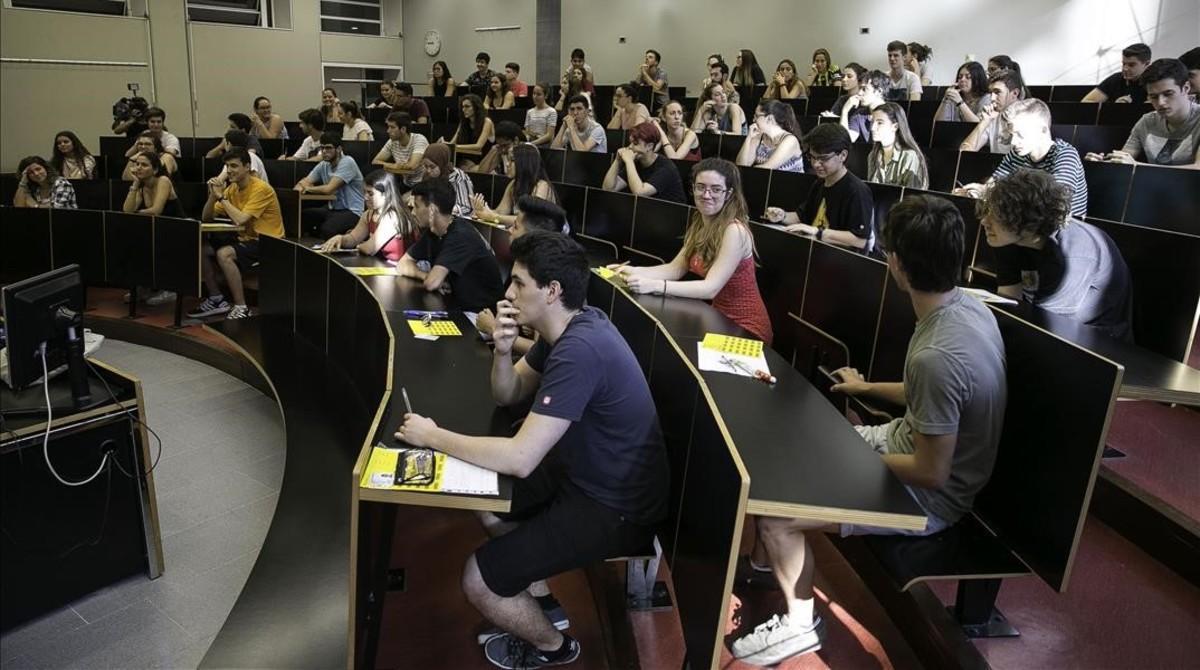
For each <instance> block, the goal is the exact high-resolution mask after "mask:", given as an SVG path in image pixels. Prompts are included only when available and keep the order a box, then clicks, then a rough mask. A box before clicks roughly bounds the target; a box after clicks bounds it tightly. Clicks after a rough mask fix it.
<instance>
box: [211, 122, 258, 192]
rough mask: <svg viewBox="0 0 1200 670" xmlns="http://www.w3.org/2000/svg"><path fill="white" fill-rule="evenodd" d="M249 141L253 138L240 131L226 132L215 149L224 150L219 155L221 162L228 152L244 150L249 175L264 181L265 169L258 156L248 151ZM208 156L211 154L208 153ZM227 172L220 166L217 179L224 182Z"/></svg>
mask: <svg viewBox="0 0 1200 670" xmlns="http://www.w3.org/2000/svg"><path fill="white" fill-rule="evenodd" d="M251 139H253V138H252V137H250V136H249V135H247V134H246V133H245V132H243V131H241V130H236V129H235V130H227V131H225V137H224V138H223V139H222V140H221V143H220V144H218V145H217V147H216V148H217V149H221V148H224V151H223V152H222V153H221V154H220V156H221V158H222V161H224V157H225V155H226V154H228V153H229V152H230V151H232V150H234V149H238V148H241V149H245V150H246V153H248V154H249V155H250V173H251V174H253V175H254V176H255V177H258V178H259V179H262V180H263V181H266V180H267V167H266V166H265V165H263V162H262V159H261V158H259V157H258V154H256V153H254V152H253V151H251V150H250V147H249V146H248V145H249V142H250V140H251ZM215 150H216V149H214V151H215ZM209 154H212V152H211V151H210V152H209ZM206 158H216V156H212V155H208V156H206ZM228 172H229V170H228V169H227V168H225V167H223V166H222V168H221V174H219V175H217V178H218V179H220V180H221V181H225V180H226V177H228Z"/></svg>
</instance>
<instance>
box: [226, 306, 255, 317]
mask: <svg viewBox="0 0 1200 670" xmlns="http://www.w3.org/2000/svg"><path fill="white" fill-rule="evenodd" d="M248 316H250V308H249V307H247V306H245V305H234V306H233V309H231V310H229V313H228V314H226V315H225V318H226V319H244V318H246V317H248Z"/></svg>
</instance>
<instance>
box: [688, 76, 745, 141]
mask: <svg viewBox="0 0 1200 670" xmlns="http://www.w3.org/2000/svg"><path fill="white" fill-rule="evenodd" d="M692 130H694V131H696V132H698V133H699V132H702V133H728V134H730V135H745V134H746V114H745V112H743V111H742V108H741V107H740V106H739V105H738V104H737V103H735V102H732V101H731V100H730V99H729V96H728V95H727V94H726V93H725V86H724V84H712V85H710V86H709V87H708V88H707V89H705V90H704V94H703V95H701V96H700V108H699V109H697V110H696V115H695V117H694V118H693V119H692Z"/></svg>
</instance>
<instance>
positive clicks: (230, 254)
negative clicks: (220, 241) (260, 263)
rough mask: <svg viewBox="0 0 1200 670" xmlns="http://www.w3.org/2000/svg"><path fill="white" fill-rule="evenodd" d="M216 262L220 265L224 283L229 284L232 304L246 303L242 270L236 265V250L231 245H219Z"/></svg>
mask: <svg viewBox="0 0 1200 670" xmlns="http://www.w3.org/2000/svg"><path fill="white" fill-rule="evenodd" d="M217 263H218V264H220V266H221V274H223V275H225V283H226V284H229V294H230V296H231V297H232V298H233V304H235V305H245V304H246V291H245V290H244V289H243V288H242V272H241V270H239V269H238V266H237V252H236V251H234V250H233V247H221V248H220V249H218V250H217Z"/></svg>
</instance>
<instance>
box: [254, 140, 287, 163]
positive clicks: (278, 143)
mask: <svg viewBox="0 0 1200 670" xmlns="http://www.w3.org/2000/svg"><path fill="white" fill-rule="evenodd" d="M258 144H259V146H261V147H262V156H259V158H262V159H263V161H264V162H265V161H266V160H267V159H268V158H278V157H279V156H280V155H282V154H283V140H281V139H279V138H266V137H260V138H258Z"/></svg>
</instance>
